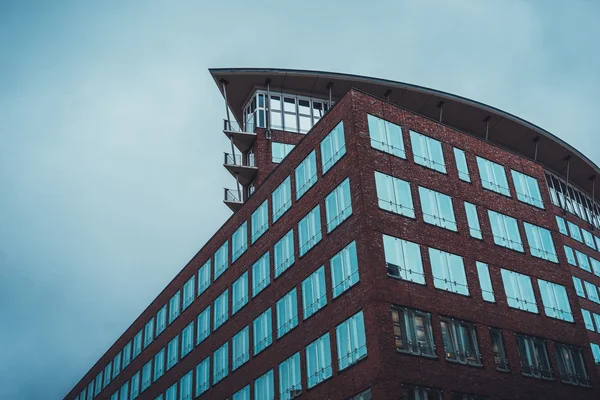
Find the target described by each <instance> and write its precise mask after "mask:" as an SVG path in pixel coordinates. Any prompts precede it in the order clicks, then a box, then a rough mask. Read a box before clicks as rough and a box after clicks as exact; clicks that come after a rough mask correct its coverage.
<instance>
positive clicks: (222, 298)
mask: <svg viewBox="0 0 600 400" xmlns="http://www.w3.org/2000/svg"><path fill="white" fill-rule="evenodd" d="M213 308H214V310H215V311H214V313H215V314H214V323H213V331H216V330H217V329H218V328H219V327H220V326H221V325H223V324H224V323H225V322H227V319H228V318H229V289H225V290H224V291H223V293H221V294H220V295H219V297H217V298H216V299H215V303H214V306H213Z"/></svg>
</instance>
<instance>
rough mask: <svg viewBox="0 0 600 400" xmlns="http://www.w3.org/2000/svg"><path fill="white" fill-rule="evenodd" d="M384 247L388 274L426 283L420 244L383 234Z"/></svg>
mask: <svg viewBox="0 0 600 400" xmlns="http://www.w3.org/2000/svg"><path fill="white" fill-rule="evenodd" d="M383 249H384V252H385V263H386V268H387V274H388V276H391V277H394V278H399V279H403V280H405V281H409V282H415V283H419V284H421V285H424V284H425V274H424V273H423V260H422V259H421V249H420V247H419V245H418V244H416V243H413V242H409V241H407V240H402V239H398V238H396V237H393V236H388V235H383Z"/></svg>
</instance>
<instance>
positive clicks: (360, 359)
mask: <svg viewBox="0 0 600 400" xmlns="http://www.w3.org/2000/svg"><path fill="white" fill-rule="evenodd" d="M368 358H369V354H368V353H367V354H365V355H364V356H363V357H362V358H359V359H358V360H356V361H355V362H353V363H352V364H348V365H346V367H344V369H340V368H339V361H338V375H341V374H343V373H344V372H346V371H348V370H350V369H352V368H353V367H356V366H357V365H358V364H361V363H362V362H363V361H365V360H366V359H368Z"/></svg>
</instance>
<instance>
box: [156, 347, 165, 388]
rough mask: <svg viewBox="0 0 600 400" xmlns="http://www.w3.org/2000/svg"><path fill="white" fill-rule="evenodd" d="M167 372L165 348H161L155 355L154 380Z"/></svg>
mask: <svg viewBox="0 0 600 400" xmlns="http://www.w3.org/2000/svg"><path fill="white" fill-rule="evenodd" d="M164 373H165V348H164V347H163V348H162V349H160V351H159V352H158V353H156V355H155V356H154V382H156V381H157V379H158V378H160V377H161V376H163V374H164Z"/></svg>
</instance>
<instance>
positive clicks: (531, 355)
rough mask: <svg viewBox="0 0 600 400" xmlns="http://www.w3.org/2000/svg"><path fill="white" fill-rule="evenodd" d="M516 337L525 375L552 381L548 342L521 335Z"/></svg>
mask: <svg viewBox="0 0 600 400" xmlns="http://www.w3.org/2000/svg"><path fill="white" fill-rule="evenodd" d="M516 336H517V348H518V350H519V356H520V357H521V367H522V368H523V375H527V376H532V377H534V378H546V379H552V371H551V370H550V361H549V360H548V349H547V348H546V342H545V341H544V340H542V339H538V338H534V337H530V336H525V335H520V334H517V335H516Z"/></svg>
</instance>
